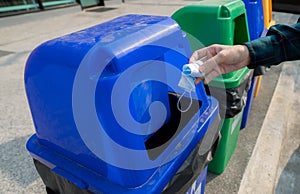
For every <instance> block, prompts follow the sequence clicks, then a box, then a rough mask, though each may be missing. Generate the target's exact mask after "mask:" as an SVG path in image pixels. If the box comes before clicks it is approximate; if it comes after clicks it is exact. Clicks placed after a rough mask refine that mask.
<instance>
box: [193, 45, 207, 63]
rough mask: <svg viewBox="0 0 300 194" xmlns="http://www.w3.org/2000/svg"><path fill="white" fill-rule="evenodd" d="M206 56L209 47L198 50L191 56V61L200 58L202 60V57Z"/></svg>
mask: <svg viewBox="0 0 300 194" xmlns="http://www.w3.org/2000/svg"><path fill="white" fill-rule="evenodd" d="M205 56H207V48H203V49H200V50H197V51H195V52H194V53H193V55H192V56H191V58H190V63H193V62H195V61H198V60H200V59H201V58H203V57H205Z"/></svg>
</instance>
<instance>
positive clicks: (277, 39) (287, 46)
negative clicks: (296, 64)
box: [245, 23, 300, 69]
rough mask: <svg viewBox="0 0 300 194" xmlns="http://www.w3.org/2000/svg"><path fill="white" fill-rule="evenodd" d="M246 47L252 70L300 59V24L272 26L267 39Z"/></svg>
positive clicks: (258, 40) (251, 43) (248, 44)
mask: <svg viewBox="0 0 300 194" xmlns="http://www.w3.org/2000/svg"><path fill="white" fill-rule="evenodd" d="M245 45H246V46H247V47H248V49H249V53H250V58H251V62H250V64H249V65H248V68H250V69H254V68H256V67H258V66H271V65H277V64H279V63H281V62H283V61H292V60H297V59H300V23H297V24H295V25H293V26H287V25H282V24H278V25H275V26H272V27H271V28H270V29H269V31H268V33H267V35H266V36H265V37H263V38H259V39H256V40H253V41H251V42H247V43H245Z"/></svg>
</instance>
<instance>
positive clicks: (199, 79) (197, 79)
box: [194, 77, 202, 85]
mask: <svg viewBox="0 0 300 194" xmlns="http://www.w3.org/2000/svg"><path fill="white" fill-rule="evenodd" d="M201 80H202V77H197V78H196V80H195V81H194V84H195V85H197V84H199V83H200V82H201Z"/></svg>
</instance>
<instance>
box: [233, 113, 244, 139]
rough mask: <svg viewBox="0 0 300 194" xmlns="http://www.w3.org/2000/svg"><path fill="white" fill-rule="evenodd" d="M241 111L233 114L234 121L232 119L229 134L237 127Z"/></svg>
mask: <svg viewBox="0 0 300 194" xmlns="http://www.w3.org/2000/svg"><path fill="white" fill-rule="evenodd" d="M242 113H243V111H241V112H240V113H239V114H238V115H236V116H235V118H234V121H233V123H232V126H231V131H230V135H232V133H233V131H234V129H235V128H236V127H237V125H238V123H239V121H240V120H241V117H242V115H243V114H242Z"/></svg>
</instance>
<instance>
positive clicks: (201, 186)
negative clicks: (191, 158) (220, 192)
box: [186, 167, 207, 194]
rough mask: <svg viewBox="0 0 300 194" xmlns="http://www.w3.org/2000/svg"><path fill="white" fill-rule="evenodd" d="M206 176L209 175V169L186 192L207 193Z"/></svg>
mask: <svg viewBox="0 0 300 194" xmlns="http://www.w3.org/2000/svg"><path fill="white" fill-rule="evenodd" d="M206 175H207V167H205V168H204V169H203V171H202V172H201V174H200V175H199V176H198V178H197V179H196V180H195V182H194V183H193V184H192V186H191V188H190V189H189V190H188V191H187V192H186V194H195V193H199V194H204V193H205V184H206Z"/></svg>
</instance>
